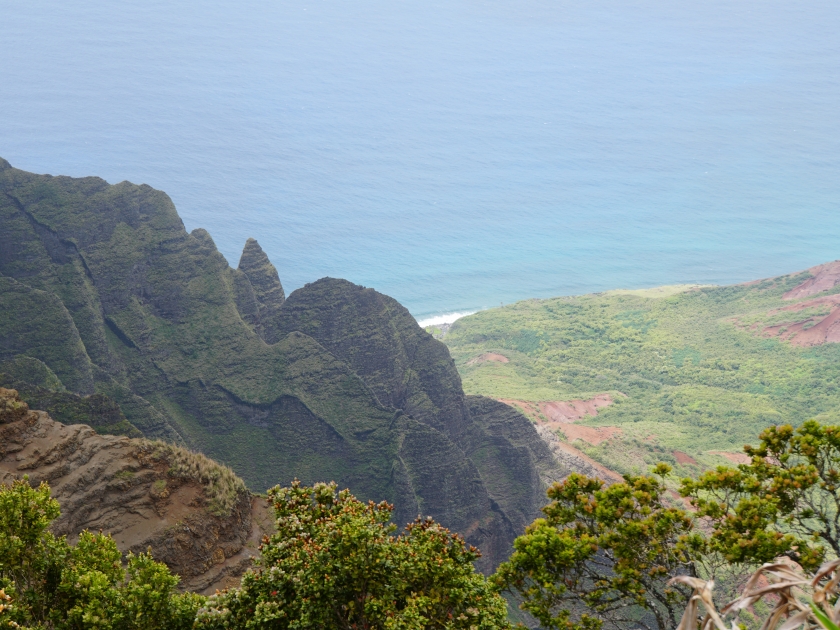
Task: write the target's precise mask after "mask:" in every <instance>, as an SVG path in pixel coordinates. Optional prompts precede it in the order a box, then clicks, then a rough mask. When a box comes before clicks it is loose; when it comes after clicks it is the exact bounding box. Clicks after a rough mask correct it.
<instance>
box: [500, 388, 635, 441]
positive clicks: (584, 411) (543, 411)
mask: <svg viewBox="0 0 840 630" xmlns="http://www.w3.org/2000/svg"><path fill="white" fill-rule="evenodd" d="M499 402H503V403H505V404H508V405H511V406H512V407H514V408H516V409H519V410H520V411H522V412H524V413H525V415H526V416H528V417H529V418H530V419H531V420H533V421H534V422H536V424H537V426H538V427H547V428H548V429H550V430H551V431H557V430H558V429H559V430H561V431H562V432H563V433H564V434H565V435H566V437H567V438H568V440H569V441H570V442H574V441H575V440H583V441H584V442H589V443H590V444H592V445H593V446H596V445H598V444H600V443H601V442H603V441H604V440H609V439H610V438H613V437H616V436H618V435H621V429H619V428H618V427H587V426H582V425H579V424H575V422H576V421H577V420H581V419H583V418H587V417H593V416H596V415H598V410H599V409H602V408H603V407H608V406H609V405H611V404H612V403H613V399H612V397H611V396H610V395H609V394H599V395H597V396H595V397H594V398H589V399H587V400H552V401H548V402H529V401H525V400H507V399H499Z"/></svg>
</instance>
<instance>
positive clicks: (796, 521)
mask: <svg viewBox="0 0 840 630" xmlns="http://www.w3.org/2000/svg"><path fill="white" fill-rule="evenodd" d="M759 439H760V443H759V445H758V446H756V447H750V446H747V447H745V449H744V450H745V452H746V453H747V454H748V455H749V456H750V458H751V461H750V463H749V464H743V465H740V466H738V467H737V468H728V467H719V468H717V469H716V470H713V471H708V472H706V473H704V474H703V475H701V476H700V477H699V478H698V479H697V480H693V479H685V480H683V482H682V487H681V488H680V493H681V494H682V495H683V496H686V497H690V498H691V502H692V505H693V506H694V507H695V508H696V510H697V515H698V516H699V517H705V518H707V519H708V520H709V523H710V524H711V526H712V527H713V534H712V536H711V543H712V548H713V549H714V550H715V551H717V552H719V553H720V554H722V555H723V557H725V558H726V560H727V561H728V562H732V563H737V562H747V561H748V562H770V561H772V560H773V559H774V558H777V557H779V556H788V557H790V558H791V559H792V560H794V561H795V562H797V563H798V564H800V565H802V566H803V567H804V568H806V569H810V570H813V569H816V568H817V567H819V566H820V564H821V563H822V562H823V561H824V560H825V558H826V555H830V556H833V557H838V556H840V426H824V425H821V424H820V423H818V422H816V421H814V420H809V421H807V422H805V424H803V425H802V426H801V427H800V428H798V429H795V430H794V428H793V427H792V426H790V425H789V424H788V425H782V426H778V427H769V428H767V429H766V430H765V431H764V432H762V434H761V436H760V438H759Z"/></svg>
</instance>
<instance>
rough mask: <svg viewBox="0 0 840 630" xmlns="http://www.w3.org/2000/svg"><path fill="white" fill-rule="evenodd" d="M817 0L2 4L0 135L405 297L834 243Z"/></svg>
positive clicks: (527, 288)
mask: <svg viewBox="0 0 840 630" xmlns="http://www.w3.org/2000/svg"><path fill="white" fill-rule="evenodd" d="M838 33H840V4H838V3H837V2H836V1H834V0H830V1H815V2H795V1H791V0H760V1H755V2H748V1H743V0H707V1H705V2H673V0H661V1H650V2H637V1H633V0H587V1H586V2H579V1H567V0H550V1H540V0H488V1H478V0H464V1H460V2H459V1H451V0H448V1H447V2H434V1H429V2H423V1H417V2H407V1H399V0H353V1H352V2H346V1H339V0H299V1H295V2H290V1H287V0H265V1H254V0H237V1H236V2H233V1H230V2H215V1H207V2H195V1H190V2H187V1H184V0H166V1H165V2H163V1H157V0H143V1H142V2H141V1H139V0H126V1H125V2H120V3H117V4H115V3H113V2H105V1H104V0H76V1H74V2H66V1H61V2H59V1H44V0H28V1H27V2H21V1H17V0H0V59H2V63H0V112H2V114H1V115H0V156H2V157H4V158H6V159H8V160H9V161H10V162H11V163H12V164H13V165H14V166H16V167H18V168H23V169H26V170H30V171H35V172H47V173H52V174H65V175H73V176H83V175H99V176H101V177H104V178H105V179H107V180H108V181H110V182H118V181H122V180H126V179H127V180H130V181H133V182H136V183H147V184H150V185H152V186H154V187H156V188H160V189H162V190H165V191H166V192H167V193H169V195H170V196H171V197H172V199H173V200H174V202H175V204H176V206H177V208H178V211H179V212H180V214H181V216H182V217H183V218H184V222H185V223H186V226H187V228H188V229H193V228H196V227H204V228H207V229H208V230H209V231H210V233H211V234H212V236H213V238H214V239H215V241H216V244H217V246H218V247H219V249H220V250H221V251H222V252H223V253H224V255H225V256H226V257H227V258H228V260H229V261H230V262H231V263H232V264H233V265H236V264H237V262H238V259H239V253H240V251H241V248H242V246H243V244H244V242H245V239H246V238H247V237H249V236H254V237H256V238H257V239H258V240H259V241H260V243H261V244H262V246H263V248H264V249H265V250H266V251H267V252H268V254H269V256H270V257H271V259H272V260H273V261H274V262H275V264H276V265H277V267H278V269H279V271H280V275H281V279H282V280H283V283H284V285H285V287H286V289H287V291H288V290H291V289H294V288H296V287H299V286H301V285H303V284H304V283H306V282H309V281H312V280H315V279H317V278H319V277H322V276H337V277H344V278H348V279H350V280H352V281H354V282H357V283H360V284H364V285H366V286H372V287H375V288H376V289H378V290H380V291H382V292H384V293H387V294H389V295H392V296H393V297H395V298H397V299H398V300H399V301H400V302H402V303H403V304H405V305H406V306H407V307H408V308H409V310H411V312H412V313H413V314H414V315H415V316H416V317H418V318H419V319H425V318H429V317H431V316H434V315H440V314H442V313H448V312H468V311H472V310H476V309H480V308H486V307H489V306H495V305H498V304H499V303H501V302H504V303H508V302H511V301H514V300H520V299H524V298H529V297H548V296H553V295H561V294H574V293H583V292H589V291H599V290H604V289H611V288H617V287H647V286H653V285H658V284H674V283H682V282H692V283H703V284H720V283H732V282H738V281H744V280H750V279H755V278H759V277H766V276H770V275H774V274H780V273H784V272H788V271H794V270H797V269H801V268H805V267H808V266H811V265H814V264H817V263H820V262H823V261H827V260H833V259H836V258H840V176H838V175H840V115H838V112H840V78H838V76H839V75H840V36H838Z"/></svg>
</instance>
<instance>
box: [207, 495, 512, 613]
mask: <svg viewBox="0 0 840 630" xmlns="http://www.w3.org/2000/svg"><path fill="white" fill-rule="evenodd" d="M269 496H270V498H271V500H272V501H273V502H274V509H275V512H276V515H277V533H276V534H274V535H273V536H272V537H271V538H270V539H266V540H265V542H264V544H263V545H262V558H261V560H260V566H259V568H258V569H257V570H256V571H252V572H249V573H247V574H246V575H245V577H244V578H243V580H242V587H241V588H240V589H235V590H230V591H226V592H224V593H222V594H219V595H217V596H215V597H211V598H210V600H209V604H208V606H207V607H206V608H204V609H202V610H201V611H200V613H199V616H198V627H201V628H208V629H210V628H266V629H268V628H272V629H281V628H297V629H304V628H313V629H314V628H381V629H383V630H384V629H397V628H415V629H417V630H422V629H432V628H435V629H436V628H441V629H443V628H447V629H456V628H464V629H472V628H475V629H476V630H491V629H497V628H509V627H510V626H509V623H508V621H507V619H506V604H505V601H504V599H502V598H501V597H500V596H499V595H498V594H496V593H494V592H493V590H492V588H491V586H490V584H489V583H488V582H487V580H486V578H485V577H484V576H482V575H481V574H479V573H477V572H476V570H475V568H474V567H473V564H472V562H473V560H475V559H476V558H477V557H478V555H479V554H478V550H476V549H475V548H471V547H467V546H466V545H465V544H464V541H463V539H462V538H461V537H460V536H458V535H457V534H451V533H450V532H449V531H448V530H447V529H445V528H443V527H441V526H440V525H438V524H437V523H435V522H434V521H432V520H431V519H426V520H417V521H415V522H414V523H413V524H411V525H409V526H408V527H407V528H406V530H405V532H404V533H402V534H401V535H399V536H396V537H393V536H392V535H391V534H392V533H393V531H394V529H395V527H394V526H393V525H391V524H389V521H390V518H391V512H392V506H390V505H388V504H387V503H378V504H376V503H373V502H369V503H362V502H361V501H359V500H357V499H356V498H355V497H354V496H353V495H351V494H350V492H349V491H348V490H342V491H338V490H337V489H336V484H335V483H331V484H325V483H320V484H316V485H315V486H314V487H303V486H301V485H300V483H299V482H295V483H293V484H292V486H291V487H288V488H280V487H275V488H273V489H272V490H270V491H269Z"/></svg>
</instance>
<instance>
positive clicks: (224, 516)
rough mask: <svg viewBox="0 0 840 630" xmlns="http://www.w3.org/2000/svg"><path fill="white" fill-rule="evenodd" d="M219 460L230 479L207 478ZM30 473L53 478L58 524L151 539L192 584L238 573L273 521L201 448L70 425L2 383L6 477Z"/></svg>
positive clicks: (0, 446)
mask: <svg viewBox="0 0 840 630" xmlns="http://www.w3.org/2000/svg"><path fill="white" fill-rule="evenodd" d="M211 469H212V470H213V471H215V472H217V473H219V475H220V478H222V479H225V480H227V481H228V482H229V483H227V485H224V484H223V486H220V485H219V483H216V484H215V486H213V484H208V483H204V482H202V478H203V477H202V471H205V472H206V471H207V470H211ZM216 469H218V470H216ZM24 475H28V476H29V480H30V482H31V483H33V484H37V483H40V482H41V481H46V482H48V483H49V484H50V487H51V489H52V495H53V497H54V498H55V499H57V500H58V502H59V504H60V506H61V516H60V517H59V519H58V520H57V521H56V522H55V523H54V525H53V530H54V531H55V532H56V533H57V534H65V535H67V536H68V537H69V538H70V539H71V540H72V539H73V538H74V537H75V536H78V534H79V532H81V531H82V530H85V529H89V530H95V531H98V530H101V531H104V532H107V533H110V534H111V535H112V536H113V537H114V540H115V541H116V542H117V545H118V546H119V548H120V549H121V550H122V551H124V552H127V551H133V552H135V553H136V552H139V551H145V550H146V549H147V548H151V550H152V553H153V555H154V557H155V558H156V559H157V560H160V561H162V562H165V563H166V564H167V565H168V566H169V567H170V568H171V569H172V571H173V572H174V573H177V574H178V575H180V576H181V578H182V583H181V586H182V588H185V589H189V590H193V591H205V592H212V591H214V590H215V589H216V588H225V587H227V586H232V585H234V584H236V583H238V581H239V577H240V576H241V575H242V573H243V572H244V571H245V569H247V568H248V567H249V566H250V565H251V557H252V556H254V555H255V554H256V553H257V551H258V548H259V543H260V540H261V539H262V536H263V535H264V532H267V531H270V527H271V523H272V519H271V516H270V514H269V507H268V505H267V503H266V501H265V500H263V499H260V498H257V497H254V496H252V495H251V494H250V493H249V492H248V491H247V490H246V489H245V486H244V484H243V483H242V482H241V480H238V478H236V477H235V476H233V473H232V472H230V471H229V470H228V469H225V468H224V467H222V466H219V465H218V464H215V463H214V462H212V461H210V460H208V459H206V458H204V457H203V456H201V455H196V454H193V453H189V452H187V451H184V450H183V449H177V448H176V447H172V446H168V445H164V444H162V443H156V442H150V441H148V440H141V439H130V438H126V437H116V436H109V435H97V434H96V432H95V431H94V430H93V429H91V428H90V427H88V426H86V425H80V424H77V425H63V424H61V423H59V422H55V421H54V420H52V419H51V418H50V417H49V416H48V415H47V414H46V413H44V412H42V411H30V410H29V408H28V406H27V405H26V403H24V402H23V401H21V400H20V398H19V397H18V395H17V392H16V391H15V390H9V389H3V388H0V483H10V482H11V481H12V480H13V479H17V478H21V477H23V476H24ZM211 486H212V487H211ZM220 497H221V498H220Z"/></svg>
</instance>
